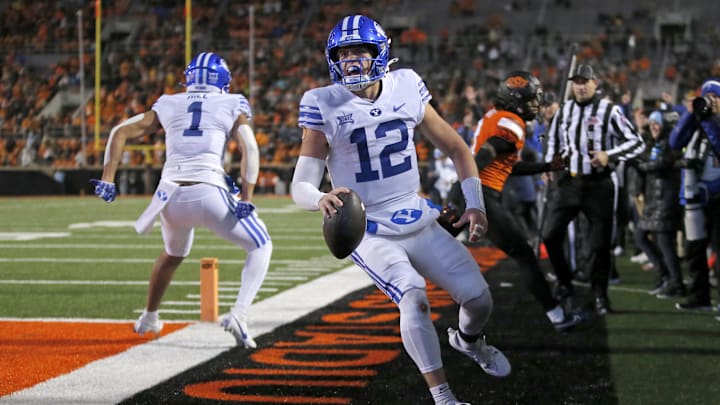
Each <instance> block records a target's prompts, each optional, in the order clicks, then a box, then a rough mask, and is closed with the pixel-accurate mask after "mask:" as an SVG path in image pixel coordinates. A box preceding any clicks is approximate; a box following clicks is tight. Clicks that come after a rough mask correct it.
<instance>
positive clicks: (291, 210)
mask: <svg viewBox="0 0 720 405" xmlns="http://www.w3.org/2000/svg"><path fill="white" fill-rule="evenodd" d="M256 210H257V213H258V215H262V214H296V213H298V212H302V211H303V209H302V208H300V207H297V206H295V207H293V206H286V207H283V208H256ZM134 226H135V220H123V221H110V220H102V221H91V222H76V223H74V224H70V225H68V228H70V229H88V228H133V227H134ZM154 226H155V227H156V228H159V227H160V221H155V224H154Z"/></svg>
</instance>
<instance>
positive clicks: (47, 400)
mask: <svg viewBox="0 0 720 405" xmlns="http://www.w3.org/2000/svg"><path fill="white" fill-rule="evenodd" d="M370 285H372V282H371V280H370V278H369V277H368V276H367V275H365V273H364V272H363V271H362V270H360V269H358V268H357V267H355V266H354V265H353V266H350V267H346V268H344V269H342V270H339V271H337V272H334V273H331V274H328V275H326V276H323V277H320V278H317V279H315V280H313V281H310V282H308V283H306V284H302V285H299V286H297V287H294V288H291V289H289V290H286V291H283V292H281V293H280V294H277V295H275V296H272V297H269V298H268V299H265V300H263V301H260V302H258V303H255V304H253V305H252V306H251V307H250V311H249V312H250V316H251V319H250V322H249V324H250V325H249V326H250V329H251V330H252V331H253V332H254V334H255V336H260V335H264V334H266V333H268V332H271V331H272V330H274V329H276V328H278V327H279V326H282V325H284V324H286V323H289V322H292V321H294V320H296V319H299V318H301V317H302V316H304V315H306V314H308V313H310V312H312V311H314V310H316V309H318V308H322V307H323V306H325V305H328V304H329V303H331V302H333V301H336V300H338V299H340V298H342V297H344V296H345V295H347V294H349V293H351V292H353V291H356V290H358V289H360V288H364V287H368V286H370ZM253 318H255V319H253ZM234 345H235V339H234V338H233V337H232V335H230V334H229V333H227V332H225V331H223V330H222V328H220V327H218V325H217V324H215V323H209V322H201V323H196V324H193V325H190V326H188V327H186V328H183V329H181V330H179V331H177V332H174V333H170V334H168V335H165V336H163V337H161V338H159V339H156V340H153V341H150V342H148V343H145V344H142V345H139V346H135V347H133V348H131V349H128V350H127V351H125V352H123V353H120V354H117V355H115V356H111V357H108V358H105V359H102V360H97V361H94V362H92V363H89V364H88V365H86V366H85V367H82V368H79V369H77V370H75V371H73V372H71V373H68V374H65V375H62V376H60V377H56V378H53V379H51V380H48V381H45V382H42V383H40V384H37V385H35V386H33V387H30V388H27V389H24V390H22V391H18V392H15V393H13V394H10V395H6V396H4V397H2V398H0V404H8V405H9V404H13V405H16V404H33V405H46V404H47V405H50V404H58V403H73V404H79V403H83V404H89V403H118V402H120V401H122V400H123V399H125V398H128V397H130V396H132V395H134V394H136V393H138V392H140V391H143V390H145V389H148V388H150V387H152V386H154V385H157V384H159V383H160V382H162V381H165V380H167V379H169V378H172V377H174V376H176V375H178V374H179V373H181V372H183V371H185V370H187V369H189V368H191V367H194V366H196V365H198V364H200V363H203V362H205V361H207V360H209V359H212V358H213V357H215V356H218V355H219V354H221V353H223V352H225V351H226V350H228V349H229V348H231V347H233V346H234Z"/></svg>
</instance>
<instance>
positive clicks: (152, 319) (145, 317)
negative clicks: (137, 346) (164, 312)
mask: <svg viewBox="0 0 720 405" xmlns="http://www.w3.org/2000/svg"><path fill="white" fill-rule="evenodd" d="M153 315H154V316H153ZM153 315H150V314H148V313H147V312H143V313H142V315H140V317H139V318H138V320H137V321H135V326H133V330H134V331H135V333H137V334H138V335H140V336H143V335H144V334H146V333H147V332H151V333H153V334H154V335H155V337H158V336H159V335H160V331H161V330H162V328H163V323H162V322H161V321H160V319H159V318H158V316H157V313H155V314H153Z"/></svg>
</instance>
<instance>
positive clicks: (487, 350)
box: [447, 328, 512, 377]
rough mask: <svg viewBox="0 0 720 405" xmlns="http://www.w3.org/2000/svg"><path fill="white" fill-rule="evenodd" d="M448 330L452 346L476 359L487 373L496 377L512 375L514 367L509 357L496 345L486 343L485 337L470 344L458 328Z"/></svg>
mask: <svg viewBox="0 0 720 405" xmlns="http://www.w3.org/2000/svg"><path fill="white" fill-rule="evenodd" d="M447 332H448V336H449V339H448V341H449V343H450V346H452V348H453V349H455V350H457V351H459V352H460V353H463V354H464V355H466V356H468V357H470V358H471V359H473V360H475V362H476V363H477V364H479V365H480V367H482V369H483V370H484V371H485V373H487V374H490V375H491V376H494V377H506V376H508V375H510V371H512V367H511V366H510V362H509V361H508V359H507V357H505V355H504V354H503V353H502V352H501V351H500V350H498V349H497V348H495V346H490V345H488V344H485V338H483V339H482V340H479V339H478V341H476V342H475V343H472V344H469V343H466V342H465V341H463V340H462V338H461V337H460V333H459V332H458V331H457V330H455V329H453V328H448V330H447Z"/></svg>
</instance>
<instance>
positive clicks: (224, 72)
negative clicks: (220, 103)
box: [185, 52, 230, 93]
mask: <svg viewBox="0 0 720 405" xmlns="http://www.w3.org/2000/svg"><path fill="white" fill-rule="evenodd" d="M185 85H186V86H187V91H190V92H215V93H216V92H220V93H227V92H229V91H230V69H228V65H227V63H226V62H225V59H223V58H221V57H220V56H218V55H217V54H214V53H212V52H201V53H199V54H198V55H197V56H195V57H194V58H193V59H192V60H191V61H190V64H189V65H188V66H187V68H185Z"/></svg>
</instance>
